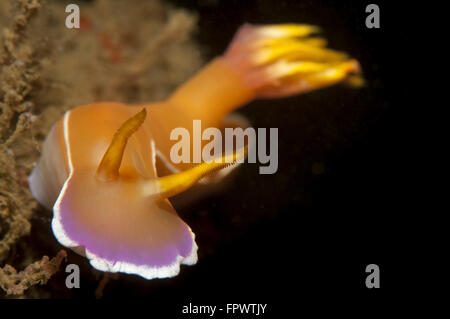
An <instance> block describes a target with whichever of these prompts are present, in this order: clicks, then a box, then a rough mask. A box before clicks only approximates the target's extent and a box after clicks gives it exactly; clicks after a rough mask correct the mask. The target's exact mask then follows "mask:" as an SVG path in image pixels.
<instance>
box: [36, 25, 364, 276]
mask: <svg viewBox="0 0 450 319" xmlns="http://www.w3.org/2000/svg"><path fill="white" fill-rule="evenodd" d="M316 32H317V28H315V27H312V26H309V25H296V24H286V25H274V26H252V25H244V26H243V27H242V28H241V29H240V30H239V31H238V33H237V34H236V36H235V38H234V40H233V41H232V43H231V44H230V46H229V48H228V49H227V51H226V52H225V54H224V55H223V56H220V57H218V58H216V59H214V60H213V61H212V62H210V63H209V64H208V65H206V66H205V67H204V68H203V69H202V70H201V71H200V72H199V73H198V74H196V75H195V76H194V77H193V78H191V79H190V80H189V81H187V82H186V83H184V84H183V85H182V86H181V87H179V88H178V89H177V90H176V91H175V92H174V93H173V94H172V96H170V97H169V98H168V99H167V100H166V101H162V102H157V103H149V104H144V105H126V104H122V103H115V102H101V103H94V104H89V105H83V106H79V107H76V108H74V109H72V110H70V111H68V112H66V113H65V115H64V117H63V118H62V119H61V120H60V121H58V122H57V123H56V124H55V125H54V126H53V128H52V129H51V131H50V133H49V134H48V136H47V138H46V140H45V142H44V146H43V150H42V156H41V159H40V161H39V163H38V165H37V166H36V167H35V169H34V170H33V172H32V173H31V175H30V177H29V180H30V188H31V191H32V193H33V195H34V197H35V198H36V199H37V200H38V201H39V202H40V203H42V204H43V205H44V206H46V207H48V208H49V209H51V208H53V212H54V216H53V221H52V229H53V232H54V235H55V236H56V238H57V239H58V241H59V242H60V243H61V244H62V245H64V246H66V247H70V248H72V249H73V250H75V251H77V252H78V253H81V254H83V255H85V256H86V257H87V258H89V259H90V262H91V264H92V266H94V267H95V268H97V269H99V270H102V271H109V272H125V273H131V274H138V275H140V276H142V277H144V278H147V279H151V278H158V277H159V278H160V277H171V276H175V275H177V274H178V272H179V268H180V264H188V265H191V264H195V263H196V261H197V245H196V243H195V240H194V237H195V236H194V233H193V232H192V231H191V229H190V228H189V226H188V225H187V224H186V223H184V222H183V221H182V220H181V219H180V218H179V217H178V215H177V214H176V212H175V210H174V208H173V207H172V205H171V203H170V202H169V200H168V198H169V197H171V196H174V195H176V194H178V193H180V192H183V191H185V190H186V189H188V188H190V187H191V186H193V185H194V184H195V183H196V182H197V181H199V180H202V181H203V182H206V183H207V182H211V181H212V180H217V179H219V178H221V177H223V176H224V175H225V174H218V173H219V172H217V170H221V171H220V172H229V171H230V170H231V169H232V168H233V167H234V166H233V165H231V166H230V162H231V164H233V162H237V161H238V160H239V159H242V158H243V157H245V156H246V153H247V148H246V147H244V148H241V149H237V150H235V151H234V153H233V154H225V155H223V157H222V158H221V160H219V161H216V160H214V161H210V162H203V163H200V164H192V163H173V162H172V161H171V160H170V150H171V146H172V145H173V142H172V141H171V139H170V134H171V131H172V130H173V129H175V128H177V127H183V128H186V129H187V130H192V123H193V121H194V120H201V121H202V125H203V126H204V127H216V128H219V129H221V128H224V127H242V126H247V122H246V121H245V120H244V119H242V118H236V117H232V116H227V115H228V114H229V113H230V112H231V111H233V110H235V109H237V108H239V107H240V106H242V105H244V104H246V103H247V102H249V101H251V100H253V99H255V98H276V97H283V96H289V95H293V94H301V93H304V92H308V91H310V90H315V89H318V88H321V87H326V86H329V85H333V84H335V83H338V82H347V83H349V84H351V85H359V84H361V83H362V77H361V76H360V68H359V64H358V62H357V61H356V60H353V59H349V58H348V57H347V55H346V54H345V53H341V52H336V51H333V50H330V49H327V48H325V40H324V39H322V38H318V37H314V36H312V35H313V34H314V33H316ZM212 173H215V175H211V174H212ZM205 176H209V177H211V178H210V179H205V178H204V177H205Z"/></svg>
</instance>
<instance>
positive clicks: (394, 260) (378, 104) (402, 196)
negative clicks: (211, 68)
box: [72, 0, 421, 318]
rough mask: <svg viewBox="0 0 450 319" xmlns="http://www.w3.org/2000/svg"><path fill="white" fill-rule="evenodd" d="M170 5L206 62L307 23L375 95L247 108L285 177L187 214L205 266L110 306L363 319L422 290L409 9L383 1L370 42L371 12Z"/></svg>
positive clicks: (133, 287)
mask: <svg viewBox="0 0 450 319" xmlns="http://www.w3.org/2000/svg"><path fill="white" fill-rule="evenodd" d="M170 2H172V3H173V4H174V5H176V6H179V7H185V8H188V9H191V10H192V11H194V12H197V13H198V15H199V30H198V33H197V37H198V41H199V42H200V44H201V45H202V47H203V52H204V53H205V55H206V56H207V57H208V59H210V58H213V57H214V56H216V55H219V54H221V53H222V52H223V51H224V50H225V49H226V46H227V45H228V43H229V41H230V40H231V38H232V36H233V34H234V33H235V31H236V30H237V29H238V27H239V26H240V25H241V24H243V23H244V22H250V23H257V24H271V23H287V22H291V23H309V24H314V25H319V26H320V27H321V28H322V30H323V36H324V37H325V38H327V39H328V40H329V46H330V47H332V48H335V49H338V50H342V51H345V52H347V53H349V54H350V55H351V56H353V57H355V58H356V59H358V60H359V61H360V63H361V65H362V69H363V72H364V76H365V78H366V80H367V86H366V87H364V88H362V89H351V88H347V87H344V86H341V85H339V86H335V87H332V88H328V89H324V90H320V91H316V92H312V93H308V94H306V95H301V96H297V97H292V98H286V99H280V100H260V101H254V102H252V103H251V104H249V105H247V106H245V107H243V108H242V109H241V110H240V111H239V112H240V113H241V114H244V115H245V116H246V117H247V118H248V119H249V120H250V122H251V123H252V125H253V126H254V127H267V128H269V127H278V128H279V169H278V172H277V173H276V174H274V175H259V174H258V166H257V165H256V164H246V165H244V166H243V167H241V169H240V171H239V173H238V174H236V176H235V178H234V179H233V181H232V182H231V183H230V184H228V185H227V186H226V187H225V188H224V189H223V190H221V191H220V192H219V193H218V194H216V195H213V196H209V197H206V198H204V199H202V200H200V201H198V202H196V203H195V204H193V205H190V206H187V207H182V208H177V211H178V213H179V214H180V216H181V217H182V218H183V219H184V220H185V221H186V222H187V223H188V224H189V225H190V226H191V228H192V229H193V231H194V232H195V233H196V236H197V237H196V241H197V243H198V246H199V262H198V264H197V265H195V266H192V267H186V266H183V267H182V269H181V272H180V275H178V276H177V277H175V278H170V279H164V280H152V281H145V280H143V279H141V278H140V277H137V276H127V275H123V276H121V277H120V278H119V279H118V280H113V281H111V282H110V283H109V284H108V286H107V287H106V288H105V291H104V299H106V300H107V299H114V300H118V301H120V302H117V303H112V304H111V305H109V306H110V309H113V311H116V310H124V309H121V308H122V307H124V308H125V310H124V311H128V310H127V309H129V307H131V308H132V309H134V310H136V309H140V310H142V311H143V315H145V316H146V317H147V315H146V313H147V314H148V317H152V316H151V315H150V314H153V313H154V312H155V311H156V310H158V311H161V312H164V314H165V315H166V316H167V317H174V316H175V315H177V317H178V318H182V317H183V316H182V315H181V309H182V306H183V305H187V304H189V302H192V303H193V304H196V305H217V306H221V307H226V304H227V303H267V304H268V306H267V310H266V311H267V312H268V313H269V315H270V314H271V315H274V316H275V317H278V316H280V318H282V317H283V316H281V314H284V315H285V316H286V315H291V316H286V317H288V318H291V317H292V316H293V315H297V314H298V315H301V314H302V313H303V311H305V310H306V309H308V310H313V311H314V312H316V313H318V314H320V313H322V312H324V311H327V312H328V311H331V312H335V311H339V310H341V309H346V310H347V311H356V312H357V313H360V314H361V315H364V314H366V313H367V312H371V311H373V310H376V309H377V308H378V307H380V306H381V305H385V304H390V303H394V302H395V300H396V299H397V298H398V296H399V295H402V294H403V293H406V292H407V291H408V290H410V289H411V288H414V287H412V286H411V281H410V279H411V278H410V276H409V275H410V273H409V271H410V266H411V264H412V263H414V261H415V260H416V258H417V257H415V256H416V255H415V254H414V253H413V251H414V250H417V249H421V247H420V241H419V240H418V237H417V236H419V237H420V234H417V233H414V231H413V229H411V228H410V227H409V225H410V223H411V220H413V219H414V218H415V216H414V214H413V213H412V210H411V209H410V208H411V206H414V200H415V199H414V198H411V197H410V196H409V188H410V187H411V186H410V185H411V183H412V180H413V178H414V174H413V173H412V170H411V167H410V166H409V164H408V163H409V160H410V157H409V156H410V155H409V151H410V147H411V142H410V137H409V134H408V130H407V128H406V127H407V125H408V121H409V120H408V111H407V105H405V98H406V97H407V96H408V95H411V92H409V91H408V90H409V87H408V82H409V81H411V80H412V79H413V77H414V75H413V74H411V71H409V68H408V65H409V62H410V59H412V58H411V57H410V56H409V55H408V54H405V52H408V50H409V47H410V46H411V45H412V44H411V42H410V41H409V40H410V37H411V29H410V28H409V27H408V24H407V23H406V22H405V19H406V18H407V12H406V11H405V10H406V7H405V5H404V4H401V3H399V2H397V3H396V4H394V3H393V2H394V1H376V2H375V3H376V4H378V5H379V6H380V9H381V28H380V29H367V28H366V27H365V18H366V16H367V13H366V12H365V7H366V6H367V5H368V4H370V3H372V2H371V1H325V0H321V1H284V0H280V1H270V0H267V1H252V0H250V1H242V0H241V1H237V0H227V1H219V0H217V1H214V0H202V1H183V0H178V1H177V0H171V1H170ZM81 260H82V259H81V258H80V262H82V261H81ZM72 262H73V260H72ZM76 262H78V261H76ZM371 263H375V264H377V265H378V266H379V267H380V270H381V288H380V289H372V290H369V289H367V288H366V286H365V278H366V276H367V274H366V273H365V267H366V266H367V265H368V264H371ZM96 284H97V283H96V281H95V280H93V279H92V278H91V279H89V280H85V281H83V282H82V288H81V289H78V290H73V292H72V297H74V298H92V296H93V290H94V289H95V287H96ZM124 299H126V300H131V299H133V300H138V302H135V303H132V306H129V305H128V304H127V303H123V304H122V303H121V302H122V301H123V300H124ZM136 307H137V308H136ZM361 307H362V308H363V310H358V309H361ZM191 317H193V318H201V316H191ZM232 317H233V316H232ZM234 317H236V318H239V316H234ZM240 317H241V318H243V317H244V316H240Z"/></svg>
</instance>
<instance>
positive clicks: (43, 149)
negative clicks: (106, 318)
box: [0, 0, 405, 318]
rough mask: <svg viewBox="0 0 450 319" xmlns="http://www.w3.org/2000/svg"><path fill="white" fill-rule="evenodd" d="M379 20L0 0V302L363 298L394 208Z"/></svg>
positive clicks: (394, 131) (354, 9) (191, 313)
mask: <svg viewBox="0 0 450 319" xmlns="http://www.w3.org/2000/svg"><path fill="white" fill-rule="evenodd" d="M394 10H398V9H397V8H394V7H393V5H392V4H391V3H389V2H387V1H378V2H369V1H331V0H317V1H302V0H298V1H287V0H279V1H272V0H260V1H257V0H249V1H237V0H228V1H226V0H197V1H182V0H146V1H138V0H127V1H120V0H92V1H87V0H84V1H82V0H80V1H57V0H11V1H9V0H1V1H0V29H1V33H0V35H1V36H0V288H1V289H0V299H1V300H0V307H3V306H4V305H5V306H6V305H7V304H8V302H9V301H11V299H78V300H95V299H101V300H139V301H140V302H142V303H143V304H142V305H141V307H145V308H148V309H147V310H146V311H147V312H148V314H149V316H152V314H156V313H157V312H158V313H159V312H161V313H160V314H159V315H154V316H153V317H156V318H164V317H167V318H184V317H186V318H206V317H219V318H247V317H256V316H261V317H267V316H269V317H270V316H273V317H276V318H284V317H286V318H291V317H293V316H294V315H296V314H298V313H299V312H300V304H299V303H301V301H300V300H303V302H305V303H308V302H307V300H322V301H325V300H327V299H328V298H330V299H332V300H334V298H335V297H334V296H340V297H342V298H344V299H346V298H347V299H348V300H359V301H361V302H362V303H366V302H367V303H370V302H371V301H373V300H377V298H379V297H380V295H379V293H377V292H378V291H382V290H383V284H384V281H387V282H389V280H390V278H392V277H390V276H393V273H394V272H395V269H398V267H399V266H398V265H397V264H396V259H397V258H399V255H398V254H397V250H396V249H395V248H394V247H397V245H399V242H398V237H397V234H396V229H397V227H399V225H400V224H401V220H402V218H403V217H404V214H405V213H404V212H403V211H402V210H401V209H400V208H399V207H400V206H401V204H400V202H401V201H400V198H399V196H400V195H399V189H400V188H401V182H402V178H401V176H400V173H399V172H397V168H396V167H398V166H399V165H401V149H400V148H399V146H398V145H399V144H398V141H399V139H400V138H399V128H398V126H397V124H396V123H398V118H399V111H398V109H396V107H395V106H396V104H398V103H397V102H398V101H400V100H401V95H402V94H403V93H404V92H405V91H404V90H403V88H401V87H400V83H399V82H400V81H399V79H398V77H397V76H395V75H398V74H400V73H402V72H403V71H404V70H403V68H404V67H403V66H402V65H399V64H398V61H399V58H398V57H399V56H401V53H400V49H401V47H402V45H403V43H404V41H405V40H404V39H403V38H402V34H403V32H404V30H403V29H402V28H397V29H395V23H394V21H393V17H394V15H395V11H394ZM394 72H395V73H394ZM394 74H395V75H394ZM384 269H386V270H385V273H386V276H384V273H383V270H384ZM380 278H381V279H380ZM388 285H389V284H388ZM391 285H393V284H392V283H391ZM304 295H307V296H308V297H307V299H300V296H304ZM325 304H326V302H325ZM45 305H46V306H49V307H51V305H52V304H51V303H46V304H45ZM79 305H82V303H81V304H79ZM152 311H153V312H152Z"/></svg>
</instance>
